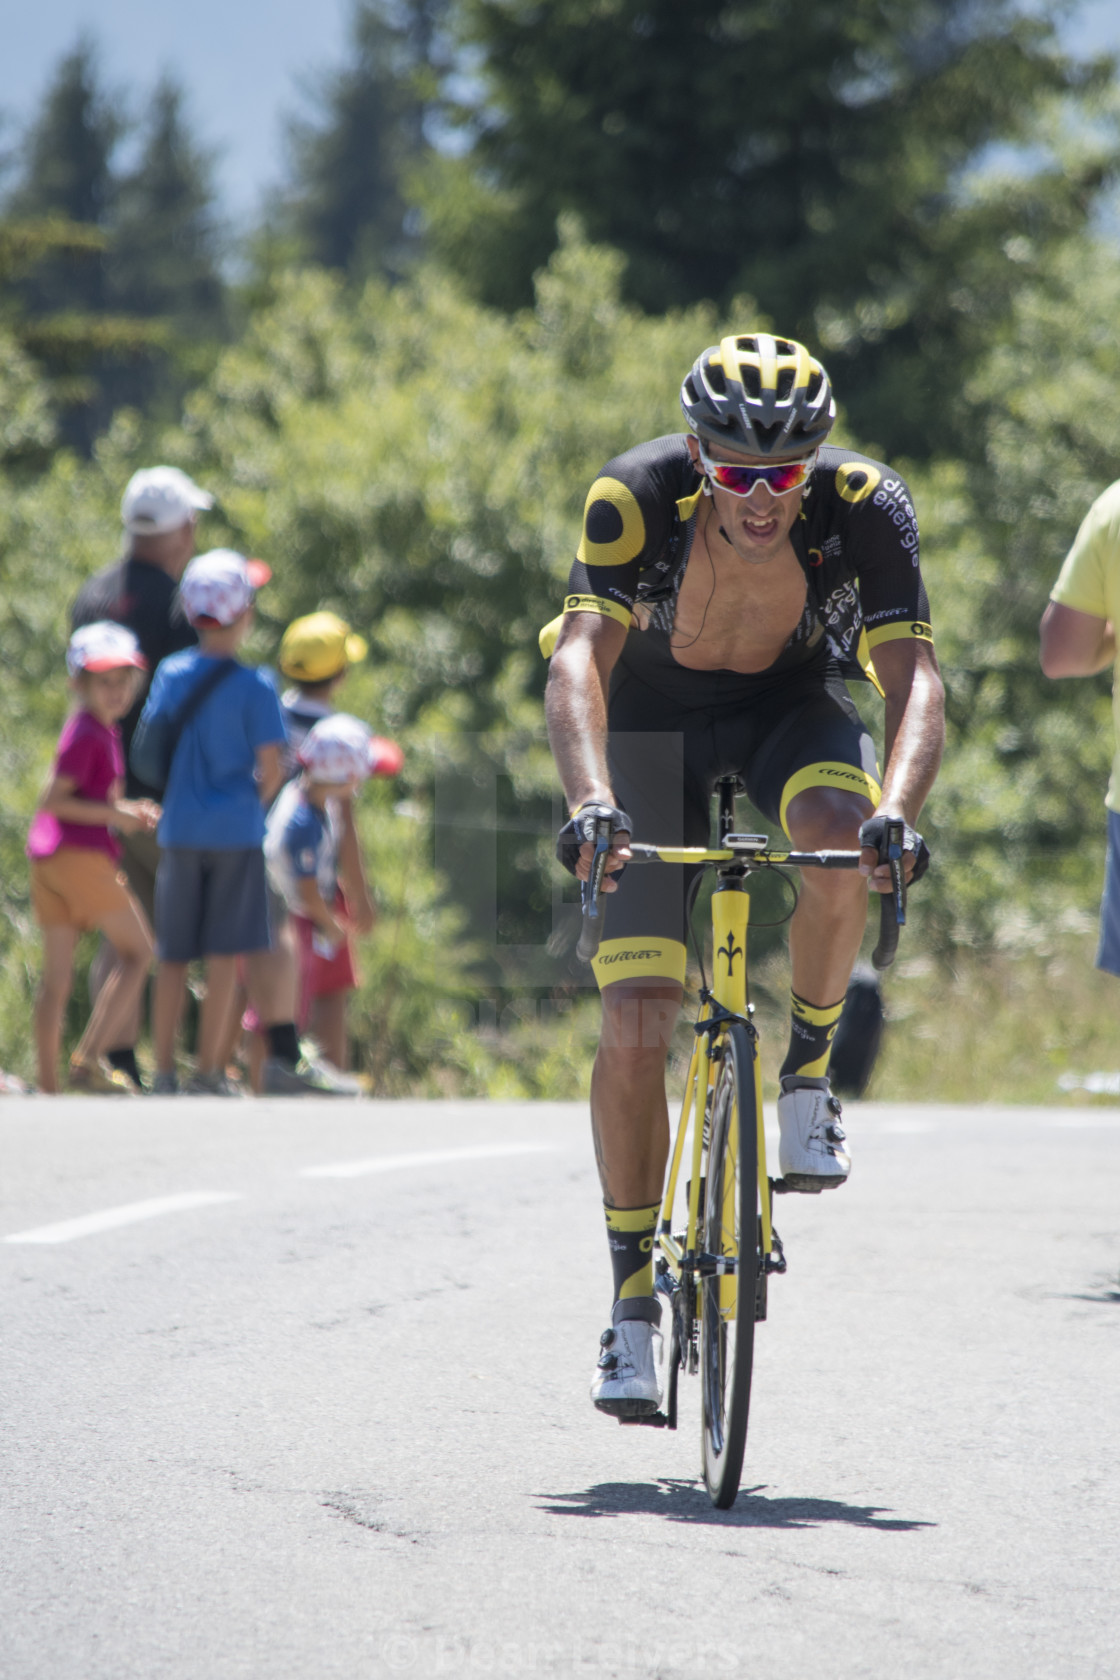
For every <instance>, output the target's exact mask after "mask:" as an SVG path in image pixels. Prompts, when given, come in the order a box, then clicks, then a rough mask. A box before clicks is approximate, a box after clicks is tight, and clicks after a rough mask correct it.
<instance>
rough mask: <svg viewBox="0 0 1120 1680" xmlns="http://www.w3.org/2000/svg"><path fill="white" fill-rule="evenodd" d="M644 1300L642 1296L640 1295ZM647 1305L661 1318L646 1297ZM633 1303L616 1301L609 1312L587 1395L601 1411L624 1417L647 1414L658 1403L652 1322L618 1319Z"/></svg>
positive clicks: (655, 1330) (655, 1305)
mask: <svg viewBox="0 0 1120 1680" xmlns="http://www.w3.org/2000/svg"><path fill="white" fill-rule="evenodd" d="M643 1301H644V1297H643ZM649 1305H650V1307H652V1308H653V1310H654V1312H655V1313H656V1314H657V1319H658V1322H660V1318H661V1308H660V1306H659V1305H658V1303H657V1302H656V1301H654V1300H653V1299H652V1297H651V1298H650V1301H649ZM627 1308H629V1309H630V1310H633V1302H624V1301H619V1302H617V1303H616V1305H615V1308H614V1312H613V1313H612V1314H611V1318H612V1324H611V1328H610V1329H609V1330H604V1331H603V1334H602V1335H601V1336H600V1338H599V1346H600V1349H601V1350H602V1351H601V1352H600V1354H599V1363H598V1365H596V1367H595V1375H594V1376H593V1377H592V1379H591V1398H592V1400H593V1401H594V1403H595V1405H596V1406H597V1407H598V1408H599V1410H600V1411H601V1412H608V1413H609V1414H610V1416H611V1417H616V1418H621V1419H623V1420H624V1421H625V1420H627V1419H631V1420H632V1419H635V1418H643V1417H650V1416H652V1414H653V1413H654V1412H656V1410H657V1408H658V1406H659V1404H660V1402H661V1384H660V1381H659V1380H658V1375H657V1356H656V1355H655V1352H654V1338H655V1337H656V1338H657V1345H658V1348H660V1345H661V1331H660V1330H659V1329H658V1327H657V1324H656V1323H649V1322H647V1320H646V1319H644V1318H623V1319H619V1318H618V1316H617V1315H618V1313H619V1311H620V1309H621V1310H623V1311H625V1310H626V1309H627Z"/></svg>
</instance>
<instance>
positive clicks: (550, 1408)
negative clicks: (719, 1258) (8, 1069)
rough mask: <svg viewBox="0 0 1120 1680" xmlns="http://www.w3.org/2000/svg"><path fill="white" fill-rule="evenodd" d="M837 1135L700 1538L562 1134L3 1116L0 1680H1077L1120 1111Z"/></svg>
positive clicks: (797, 1200) (558, 1126)
mask: <svg viewBox="0 0 1120 1680" xmlns="http://www.w3.org/2000/svg"><path fill="white" fill-rule="evenodd" d="M846 1120H847V1121H849V1122H850V1124H849V1132H850V1135H851V1137H852V1140H853V1158H854V1161H855V1166H854V1170H853V1177H852V1181H851V1183H850V1184H849V1185H848V1186H847V1187H846V1188H845V1189H843V1190H842V1191H838V1192H836V1193H835V1194H832V1195H830V1196H826V1197H821V1198H806V1197H787V1198H785V1199H784V1200H783V1201H782V1202H779V1203H778V1204H777V1214H778V1224H779V1229H780V1230H781V1233H782V1236H783V1238H784V1239H785V1243H786V1249H787V1253H788V1255H789V1262H790V1266H789V1273H788V1275H787V1276H786V1277H784V1278H782V1279H778V1280H775V1282H774V1283H773V1284H772V1287H771V1310H770V1320H769V1322H768V1323H767V1324H766V1325H765V1326H764V1328H763V1330H762V1332H761V1335H760V1342H759V1353H758V1362H757V1371H756V1382H755V1397H754V1402H753V1407H752V1422H751V1437H750V1440H749V1442H748V1449H747V1452H748V1456H747V1465H746V1469H745V1471H744V1477H743V1492H742V1493H741V1494H740V1497H739V1501H738V1503H737V1504H736V1506H735V1507H734V1509H733V1510H731V1511H730V1512H726V1513H721V1512H717V1511H715V1510H713V1509H712V1507H711V1506H710V1504H709V1502H708V1500H707V1497H706V1495H705V1493H704V1492H703V1487H702V1483H700V1482H699V1481H698V1473H699V1440H698V1435H699V1423H698V1397H697V1393H696V1388H697V1382H696V1380H695V1379H693V1380H691V1381H690V1382H689V1383H688V1384H687V1385H686V1386H685V1387H684V1389H683V1411H684V1416H683V1419H682V1427H681V1428H680V1430H679V1431H678V1432H677V1434H676V1435H671V1434H669V1433H668V1432H667V1431H655V1430H643V1429H621V1428H619V1427H618V1426H617V1425H616V1424H614V1423H613V1422H611V1421H609V1420H607V1419H605V1418H602V1417H600V1416H599V1415H598V1414H597V1413H595V1412H594V1411H593V1409H592V1408H591V1406H590V1404H589V1403H588V1400H587V1397H586V1389H587V1382H588V1379H589V1376H590V1371H591V1366H592V1364H593V1362H594V1358H595V1354H596V1351H597V1340H598V1334H599V1330H600V1329H601V1327H602V1325H603V1324H604V1323H605V1322H606V1312H607V1308H608V1305H609V1287H608V1280H609V1269H608V1264H607V1255H606V1248H605V1243H604V1240H603V1233H602V1226H601V1213H600V1210H599V1205H598V1196H597V1188H596V1184H595V1180H594V1176H593V1172H592V1166H591V1151H590V1146H589V1143H588V1140H587V1137H586V1134H585V1116H584V1113H583V1110H582V1109H581V1108H580V1107H577V1106H572V1105H538V1106H526V1105H521V1104H518V1105H512V1104H510V1105H503V1104H493V1103H477V1104H470V1103H442V1104H422V1103H397V1104H392V1103H365V1104H355V1105H350V1104H343V1103H335V1104H333V1105H332V1104H329V1103H287V1104H285V1103H282V1102H272V1103H268V1102H259V1103H243V1104H233V1103H228V1102H227V1103H222V1102H213V1101H211V1102H204V1101H192V1100H186V1099H179V1100H178V1101H163V1102H160V1101H156V1100H150V1101H146V1102H135V1103H128V1104H123V1103H114V1102H112V1101H91V1100H85V1101H78V1100H74V1101H67V1100H55V1101H46V1100H41V1099H40V1100H35V1099H31V1100H21V1099H15V1098H4V1099H0V1239H3V1240H0V1303H2V1305H0V1312H2V1320H3V1323H2V1332H0V1335H2V1344H0V1401H2V1407H3V1413H2V1418H0V1472H2V1488H0V1677H2V1680H103V1677H104V1680H131V1677H133V1676H135V1677H137V1680H164V1677H167V1680H233V1677H242V1676H244V1677H248V1680H258V1677H264V1676H268V1677H282V1680H334V1677H340V1680H351V1677H354V1680H357V1677H362V1680H365V1677H367V1676H371V1677H381V1676H397V1675H400V1676H424V1677H428V1676H433V1675H474V1674H483V1675H505V1674H510V1675H518V1676H535V1675H546V1676H559V1677H567V1676H588V1677H593V1680H605V1677H611V1676H620V1677H627V1680H629V1677H631V1676H642V1677H650V1680H654V1677H656V1680H684V1677H686V1676H687V1677H688V1680H694V1677H696V1676H702V1677H707V1676H719V1675H724V1674H726V1675H734V1676H737V1677H744V1680H753V1677H755V1676H759V1677H762V1676H765V1677H766V1680H785V1677H790V1680H818V1677H820V1680H824V1677H826V1676H827V1677H828V1680H848V1677H855V1676H867V1677H870V1680H881V1677H888V1676H889V1677H892V1680H893V1677H896V1676H905V1680H926V1677H936V1680H972V1677H977V1680H1003V1677H1005V1676H1006V1677H1008V1680H1036V1677H1037V1680H1066V1677H1068V1680H1096V1677H1098V1676H1102V1677H1103V1676H1110V1677H1111V1676H1117V1675H1120V1654H1118V1651H1120V1609H1118V1603H1120V1598H1118V1591H1117V1578H1116V1574H1117V1536H1118V1534H1120V1499H1118V1495H1117V1471H1116V1463H1117V1457H1118V1453H1117V1446H1116V1434H1117V1428H1116V1426H1117V1396H1118V1394H1120V1202H1118V1196H1117V1187H1118V1184H1120V1109H1115V1108H1112V1109H1104V1108H1086V1109H1082V1110H1068V1109H1067V1110H1063V1111H1047V1110H1041V1109H1035V1110H1014V1111H1013V1110H980V1109H977V1110H965V1109H961V1108H951V1109H950V1108H944V1109H940V1108H924V1109H923V1108H905V1109H901V1108H900V1109H887V1108H885V1107H877V1106H874V1105H862V1106H857V1105H852V1106H850V1107H849V1108H848V1111H847V1114H846ZM327 1169H330V1170H327ZM122 1209H123V1210H124V1212H123V1213H122V1212H121V1211H120V1210H122ZM138 1213H143V1215H144V1217H142V1218H141V1217H136V1215H137V1214H138ZM125 1219H127V1220H128V1222H123V1221H124V1220H125Z"/></svg>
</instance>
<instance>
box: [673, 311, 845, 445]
mask: <svg viewBox="0 0 1120 1680" xmlns="http://www.w3.org/2000/svg"><path fill="white" fill-rule="evenodd" d="M681 408H682V410H683V411H684V417H685V420H686V421H687V422H688V426H689V430H690V431H692V432H694V433H695V434H696V436H697V437H699V438H702V439H703V440H704V442H705V443H708V444H715V445H716V446H717V447H718V446H720V445H723V447H725V448H727V449H737V450H739V451H741V452H742V453H743V454H746V455H757V456H762V457H765V456H768V455H793V454H798V453H800V454H808V452H809V450H810V449H816V448H817V446H818V445H819V444H821V443H823V442H824V440H825V438H826V437H827V436H828V434H829V432H830V431H831V430H832V427H833V423H834V421H835V419H836V403H835V402H834V400H833V396H832V387H831V385H830V384H829V381H828V374H827V373H826V372H825V370H824V368H823V367H822V366H821V364H820V362H818V361H817V360H816V358H815V357H814V356H811V355H810V353H809V351H808V350H806V348H805V346H804V345H803V344H798V342H797V340H796V339H793V338H775V337H773V335H772V334H770V333H743V334H739V335H735V334H732V335H731V336H730V337H728V338H724V339H721V341H720V342H719V344H713V345H711V346H709V348H708V349H707V350H705V351H704V352H703V354H702V355H700V356H698V357H697V358H696V360H695V362H694V363H693V364H692V368H691V371H690V372H689V373H688V374H687V375H686V377H685V381H684V384H683V385H682V386H681Z"/></svg>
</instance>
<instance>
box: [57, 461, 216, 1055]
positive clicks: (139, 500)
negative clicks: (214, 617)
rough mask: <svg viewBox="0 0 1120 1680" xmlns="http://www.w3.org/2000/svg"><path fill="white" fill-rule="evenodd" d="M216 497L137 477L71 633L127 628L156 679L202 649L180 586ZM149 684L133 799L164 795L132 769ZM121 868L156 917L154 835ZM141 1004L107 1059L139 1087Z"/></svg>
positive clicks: (176, 475)
mask: <svg viewBox="0 0 1120 1680" xmlns="http://www.w3.org/2000/svg"><path fill="white" fill-rule="evenodd" d="M213 505H214V498H213V497H212V496H211V495H209V494H208V493H207V491H205V490H202V489H200V488H199V486H198V485H197V484H195V483H194V481H193V480H192V479H190V478H188V477H187V475H186V473H184V472H180V471H179V469H178V467H144V468H142V469H141V471H139V472H137V473H134V474H133V475H132V477H131V478H130V479H129V481H128V485H127V486H126V488H125V492H124V497H123V499H122V501H121V519H122V521H123V523H124V530H125V540H126V545H127V546H126V551H125V555H124V558H123V559H121V560H118V561H117V562H116V563H115V564H114V565H112V566H109V567H107V568H106V569H105V570H104V571H101V572H98V573H97V575H96V576H95V577H92V578H90V579H89V581H88V582H87V583H86V584H85V585H84V586H83V588H82V590H81V592H80V593H79V595H78V598H77V600H76V602H75V603H74V609H73V613H72V615H71V628H72V629H77V628H78V627H79V626H80V625H83V624H93V623H95V622H97V621H99V620H104V619H113V620H115V622H116V623H118V624H123V625H125V626H127V628H128V629H129V630H131V631H132V633H133V635H134V636H135V637H136V639H137V641H138V642H139V643H140V651H141V653H142V654H143V655H144V658H145V660H146V661H147V665H148V670H149V672H151V673H154V672H155V670H156V668H157V666H158V665H159V663H160V661H161V660H163V659H166V658H167V657H168V656H169V655H170V654H172V653H179V652H180V651H181V650H182V649H184V648H189V647H194V646H195V645H196V644H197V642H198V637H197V636H196V634H195V632H194V630H193V629H192V627H191V625H190V624H189V623H188V622H187V619H186V615H185V614H184V612H183V609H182V606H181V604H180V602H179V597H178V593H177V586H178V582H179V579H180V578H181V577H182V575H183V568H184V567H185V566H186V564H187V562H188V560H189V559H190V557H191V555H192V554H193V553H194V546H195V532H196V526H197V521H198V515H199V513H200V512H203V511H205V510H206V509H208V508H211V507H212V506H213ZM145 694H146V685H145V684H141V685H140V688H139V692H138V693H137V695H136V697H135V699H134V701H133V704H132V705H131V706H130V708H129V710H128V711H127V712H126V714H125V716H124V717H123V718H122V719H121V735H122V737H123V745H124V755H125V765H126V769H125V794H126V797H127V798H129V799H145V798H147V799H154V798H156V797H158V790H156V789H154V788H151V787H148V786H146V785H145V784H144V783H143V782H142V781H141V780H140V778H139V777H138V776H137V775H136V773H135V771H133V769H132V768H131V765H130V763H129V750H130V748H131V746H132V737H133V734H134V732H135V729H136V724H137V721H138V719H139V717H140V711H141V708H142V706H143V703H144V697H145ZM121 843H122V857H121V864H122V867H123V869H124V872H125V874H126V875H127V877H128V882H129V885H130V887H131V888H132V891H133V893H134V894H135V895H136V897H137V898H138V899H139V901H140V904H141V906H142V907H143V910H144V914H145V915H146V916H147V918H148V921H149V922H152V921H153V919H154V916H155V881H156V869H157V867H158V865H159V846H158V844H157V842H156V837H155V835H154V834H153V833H151V832H149V831H148V830H146V829H142V828H141V829H137V830H136V831H135V832H133V833H131V834H124V835H122V839H121ZM111 960H112V948H111V947H110V946H108V945H107V944H104V943H103V945H102V949H101V951H100V952H99V954H98V957H97V959H95V962H94V965H93V968H92V970H91V974H90V989H91V992H92V993H93V994H94V995H95V996H96V994H97V992H98V990H99V988H100V986H101V985H102V984H103V983H104V980H105V977H106V975H107V974H108V972H109V969H110V967H111ZM139 1005H140V998H139V995H138V997H137V1005H136V1009H135V1011H134V1013H133V1016H132V1018H131V1019H130V1020H128V1021H124V1022H122V1023H121V1027H122V1031H121V1037H120V1040H119V1042H118V1043H117V1044H115V1045H113V1046H112V1047H111V1048H110V1049H109V1051H108V1053H107V1059H108V1061H109V1062H110V1063H111V1064H112V1066H114V1067H116V1068H118V1069H119V1070H120V1071H121V1072H122V1073H124V1074H125V1075H126V1076H127V1077H128V1078H129V1079H130V1080H132V1082H133V1084H134V1085H135V1086H137V1087H138V1088H139V1086H140V1071H139V1068H138V1067H137V1065H136V1040H137V1038H138V1036H139V1032H140V1007H139Z"/></svg>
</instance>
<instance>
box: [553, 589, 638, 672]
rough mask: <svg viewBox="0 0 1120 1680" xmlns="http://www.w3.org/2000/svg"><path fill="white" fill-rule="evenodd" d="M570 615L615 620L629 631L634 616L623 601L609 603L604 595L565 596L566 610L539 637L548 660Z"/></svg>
mask: <svg viewBox="0 0 1120 1680" xmlns="http://www.w3.org/2000/svg"><path fill="white" fill-rule="evenodd" d="M568 613H594V614H596V616H597V617H599V618H613V619H614V621H615V623H616V624H621V625H624V626H625V628H626V629H627V630H629V628H630V626H631V624H632V623H633V618H634V615H633V613H632V612H631V611H630V608H629V607H624V606H623V604H622V602H621V601H608V600H605V599H604V598H603V596H602V595H565V597H564V610H563V612H561V613H560V614H559V615H558V617H556V618H553V619H550V620H549V622H548V623H547V624H546V625H545V627H544V629H543V630H542V631H541V633H540V635H539V636H538V637H537V645H538V646H539V648H540V650H541V652H542V654H543V655H544V657H545V658H546V659H551V658H552V655H553V651H554V650H555V647H556V639H557V637H558V636H559V634H560V627H561V625H562V624H563V622H564V619H565V617H566V616H567V614H568Z"/></svg>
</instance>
